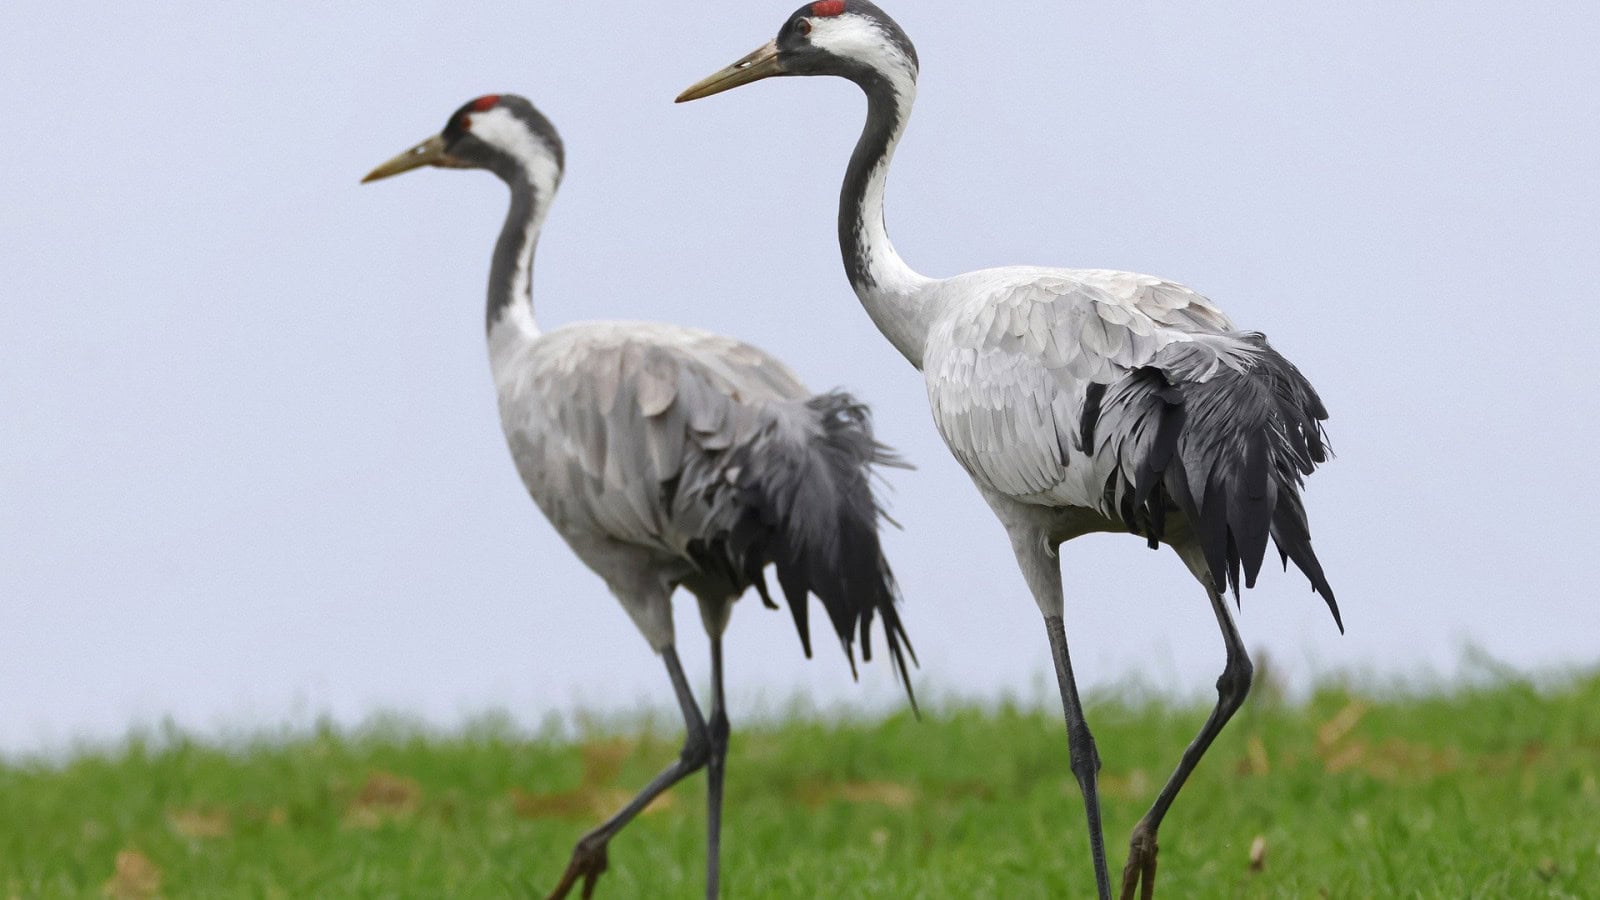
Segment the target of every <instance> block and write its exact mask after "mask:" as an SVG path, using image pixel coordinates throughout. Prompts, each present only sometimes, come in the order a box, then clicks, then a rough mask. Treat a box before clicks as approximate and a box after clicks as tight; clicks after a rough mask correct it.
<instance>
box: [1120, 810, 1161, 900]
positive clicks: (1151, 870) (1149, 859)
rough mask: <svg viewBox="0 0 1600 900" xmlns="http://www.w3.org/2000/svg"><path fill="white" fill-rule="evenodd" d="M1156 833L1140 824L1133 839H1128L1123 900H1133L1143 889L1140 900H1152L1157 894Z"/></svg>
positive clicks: (1123, 880) (1123, 873)
mask: <svg viewBox="0 0 1600 900" xmlns="http://www.w3.org/2000/svg"><path fill="white" fill-rule="evenodd" d="M1158 849H1160V848H1158V847H1157V846H1156V835H1155V832H1153V831H1149V830H1147V829H1146V828H1145V824H1144V823H1143V822H1140V823H1139V824H1138V825H1136V826H1134V829H1133V837H1131V838H1129V839H1128V864H1127V865H1126V866H1124V867H1123V869H1122V900H1133V892H1134V890H1135V889H1136V888H1140V887H1141V884H1140V883H1141V882H1143V885H1142V887H1143V890H1141V891H1140V893H1139V900H1151V898H1152V897H1154V896H1155V893H1156V851H1157V850H1158Z"/></svg>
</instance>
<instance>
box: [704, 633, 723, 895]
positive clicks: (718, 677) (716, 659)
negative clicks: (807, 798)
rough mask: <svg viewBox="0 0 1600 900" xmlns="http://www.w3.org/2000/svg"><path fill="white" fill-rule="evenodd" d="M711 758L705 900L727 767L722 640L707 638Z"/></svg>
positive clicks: (714, 871)
mask: <svg viewBox="0 0 1600 900" xmlns="http://www.w3.org/2000/svg"><path fill="white" fill-rule="evenodd" d="M709 727H710V734H709V737H710V739H711V755H710V756H709V757H708V758H707V760H706V900H716V898H717V894H718V891H719V890H720V886H721V875H722V779H723V774H724V773H725V772H726V771H727V765H728V708H727V706H726V704H725V702H724V699H723V696H722V637H721V635H717V636H715V637H712V638H711V721H710V723H709Z"/></svg>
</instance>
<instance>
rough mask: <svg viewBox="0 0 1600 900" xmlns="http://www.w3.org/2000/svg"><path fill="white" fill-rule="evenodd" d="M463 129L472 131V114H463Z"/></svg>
mask: <svg viewBox="0 0 1600 900" xmlns="http://www.w3.org/2000/svg"><path fill="white" fill-rule="evenodd" d="M461 130H462V131H471V130H472V117H471V116H462V117H461Z"/></svg>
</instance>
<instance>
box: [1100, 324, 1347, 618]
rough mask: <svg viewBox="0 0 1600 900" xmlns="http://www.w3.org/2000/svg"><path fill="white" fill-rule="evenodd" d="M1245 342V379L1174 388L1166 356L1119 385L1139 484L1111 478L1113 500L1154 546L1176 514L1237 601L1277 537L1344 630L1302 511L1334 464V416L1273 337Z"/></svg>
mask: <svg viewBox="0 0 1600 900" xmlns="http://www.w3.org/2000/svg"><path fill="white" fill-rule="evenodd" d="M1247 339H1248V340H1249V341H1250V342H1251V343H1253V344H1255V345H1256V346H1257V347H1258V348H1259V353H1258V354H1257V355H1256V356H1255V357H1254V359H1253V361H1252V363H1253V364H1252V365H1250V366H1249V367H1248V368H1247V369H1246V370H1245V371H1237V370H1235V369H1232V368H1227V367H1224V368H1222V369H1221V370H1220V371H1218V372H1217V373H1216V374H1214V375H1213V376H1212V377H1211V378H1209V379H1208V380H1206V381H1202V382H1180V383H1178V384H1173V383H1171V382H1170V381H1169V380H1168V376H1167V374H1166V373H1165V372H1163V371H1162V370H1161V368H1159V367H1160V366H1161V364H1162V359H1161V358H1160V357H1158V358H1157V360H1156V364H1155V365H1154V366H1151V367H1147V368H1144V369H1140V370H1139V371H1138V372H1136V373H1134V375H1133V376H1132V377H1130V378H1129V379H1128V380H1127V381H1125V382H1123V383H1122V385H1120V386H1119V389H1118V391H1117V393H1118V394H1119V396H1117V397H1116V398H1115V400H1114V401H1113V400H1108V401H1107V405H1108V407H1109V406H1110V405H1111V404H1112V403H1113V402H1115V403H1116V404H1117V405H1119V406H1122V407H1123V410H1125V411H1129V412H1132V411H1134V410H1137V413H1135V414H1134V421H1135V422H1136V425H1135V427H1134V429H1133V430H1132V432H1131V433H1130V434H1129V435H1128V439H1129V440H1128V441H1127V442H1125V443H1124V446H1123V449H1122V453H1123V454H1124V455H1123V459H1124V460H1132V462H1133V472H1134V478H1133V482H1134V483H1133V484H1132V485H1128V484H1126V482H1125V481H1123V480H1122V479H1123V476H1122V475H1120V474H1119V475H1114V476H1113V477H1112V483H1111V484H1108V485H1107V486H1106V489H1107V495H1108V497H1110V498H1112V499H1113V500H1114V502H1115V503H1116V506H1117V508H1118V512H1119V514H1120V515H1121V517H1122V519H1123V521H1124V522H1126V523H1127V524H1128V526H1129V527H1130V528H1131V529H1133V530H1135V531H1138V532H1140V533H1142V534H1144V535H1146V536H1147V537H1148V538H1149V539H1150V542H1151V545H1152V546H1154V545H1155V543H1156V541H1157V540H1158V539H1160V538H1161V537H1162V536H1163V531H1164V529H1165V518H1166V514H1167V510H1168V509H1169V508H1171V507H1176V509H1177V510H1178V511H1179V512H1180V513H1181V514H1182V515H1183V516H1184V518H1185V519H1187V520H1188V523H1189V526H1190V529H1191V530H1192V532H1193V534H1194V536H1195V539H1196V540H1198V541H1199V543H1200V546H1201V549H1202V550H1203V551H1204V553H1205V559H1206V564H1207V566H1208V568H1209V569H1210V570H1211V580H1212V583H1213V584H1215V585H1217V587H1218V589H1219V590H1223V589H1227V590H1232V591H1233V594H1234V597H1235V598H1237V597H1238V595H1239V588H1240V585H1241V583H1242V584H1243V586H1244V587H1254V586H1255V582H1256V576H1257V575H1258V574H1259V573H1260V571H1261V564H1262V561H1263V558H1264V557H1265V556H1266V550H1267V539H1268V538H1269V537H1270V538H1271V539H1272V542H1273V543H1274V544H1276V545H1277V547H1278V552H1279V554H1280V555H1281V556H1282V558H1283V562H1284V566H1285V568H1287V567H1288V564H1289V561H1291V560H1293V561H1294V564H1295V566H1296V567H1297V568H1299V569H1300V571H1301V572H1303V573H1305V576H1306V578H1308V579H1310V581H1311V589H1312V591H1314V592H1315V593H1317V594H1319V595H1321V597H1322V599H1323V600H1324V601H1325V602H1326V603H1327V604H1328V610H1329V611H1330V612H1332V613H1333V620H1334V622H1335V623H1337V624H1338V626H1339V630H1340V631H1341V632H1342V631H1344V622H1343V621H1342V619H1341V618H1340V616H1339V604H1338V603H1337V602H1336V601H1335V600H1334V596H1333V588H1332V587H1330V586H1329V585H1328V579H1327V577H1326V576H1325V575H1324V574H1323V571H1322V564H1321V563H1320V562H1318V561H1317V556H1316V553H1314V552H1313V551H1312V549H1311V530H1310V526H1309V525H1308V524H1307V522H1306V513H1305V507H1304V505H1302V503H1301V502H1300V489H1301V487H1302V485H1303V484H1304V479H1305V476H1307V475H1310V474H1311V472H1312V471H1313V470H1314V469H1315V468H1316V467H1317V465H1318V464H1320V463H1322V462H1324V461H1326V460H1327V458H1328V456H1329V452H1330V451H1329V449H1328V444H1327V436H1326V434H1325V432H1324V431H1323V427H1322V423H1323V421H1324V420H1326V419H1327V418H1328V412H1327V410H1326V409H1325V408H1324V407H1323V405H1322V400H1321V399H1320V398H1319V397H1318V396H1317V392H1316V391H1315V390H1314V389H1312V387H1311V384H1310V382H1308V381H1306V379H1305V376H1304V375H1301V374H1300V370H1298V369H1296V368H1295V367H1294V365H1293V364H1292V363H1290V362H1289V361H1288V360H1286V359H1284V358H1283V357H1282V356H1281V355H1279V354H1278V352H1277V351H1276V350H1273V349H1272V347H1271V346H1269V345H1268V344H1267V341H1266V338H1264V337H1262V336H1261V335H1250V336H1248V338H1247Z"/></svg>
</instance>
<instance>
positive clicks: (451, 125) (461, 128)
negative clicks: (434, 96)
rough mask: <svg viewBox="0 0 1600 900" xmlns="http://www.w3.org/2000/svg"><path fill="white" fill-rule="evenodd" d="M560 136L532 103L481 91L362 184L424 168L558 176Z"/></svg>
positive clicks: (522, 176) (561, 154)
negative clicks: (435, 131) (439, 127)
mask: <svg viewBox="0 0 1600 900" xmlns="http://www.w3.org/2000/svg"><path fill="white" fill-rule="evenodd" d="M563 158H564V151H563V149H562V145H561V136H560V135H559V134H557V133H556V129H555V126H553V125H551V124H550V120H549V119H546V118H545V117H544V115H543V114H542V113H540V112H539V110H538V109H536V108H535V107H534V105H533V104H532V103H529V102H528V101H527V100H526V99H524V98H522V97H518V96H517V95H515V94H485V95H484V96H482V97H478V98H477V99H474V100H469V101H468V102H466V103H464V104H462V106H461V108H460V109H457V110H456V111H455V112H453V113H451V114H450V118H449V119H448V120H447V121H446V122H445V126H444V130H443V131H441V132H439V133H438V134H436V135H434V136H433V137H430V138H428V139H427V140H425V141H423V142H422V143H420V144H417V145H416V146H415V147H412V148H411V149H410V150H407V151H406V152H404V153H401V154H400V155H399V156H396V157H394V158H393V159H391V160H389V161H388V162H386V163H384V164H383V165H380V166H378V167H377V168H376V169H373V170H372V171H371V172H369V173H367V177H365V178H363V179H361V182H362V184H365V183H367V182H369V181H377V180H379V179H382V178H388V177H390V176H391V175H399V174H400V173H401V172H409V171H411V170H412V169H417V168H421V167H423V166H434V167H437V168H443V169H488V170H489V171H491V172H494V173H495V174H496V175H499V176H500V177H501V178H502V179H503V180H506V181H512V180H513V179H519V178H520V179H524V180H527V181H531V182H533V183H535V184H539V183H541V182H546V181H548V182H549V183H550V184H551V186H552V187H553V185H554V182H556V181H559V180H560V176H561V168H562V164H563Z"/></svg>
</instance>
